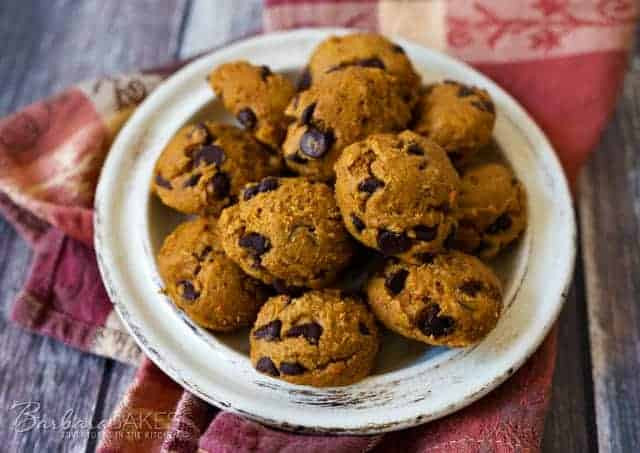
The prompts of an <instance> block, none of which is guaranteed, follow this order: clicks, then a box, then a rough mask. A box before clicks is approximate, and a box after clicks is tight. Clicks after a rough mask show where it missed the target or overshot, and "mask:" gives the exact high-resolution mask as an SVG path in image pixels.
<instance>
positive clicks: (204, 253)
mask: <svg viewBox="0 0 640 453" xmlns="http://www.w3.org/2000/svg"><path fill="white" fill-rule="evenodd" d="M212 250H213V248H212V247H211V246H210V245H207V246H205V248H203V249H202V252H200V256H199V258H200V259H201V260H202V259H204V258H206V257H207V255H208V254H209V253H211V251H212Z"/></svg>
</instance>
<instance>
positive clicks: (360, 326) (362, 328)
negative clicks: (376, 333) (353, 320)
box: [358, 321, 371, 335]
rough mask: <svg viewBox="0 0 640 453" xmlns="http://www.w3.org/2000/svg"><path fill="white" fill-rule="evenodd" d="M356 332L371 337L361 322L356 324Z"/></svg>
mask: <svg viewBox="0 0 640 453" xmlns="http://www.w3.org/2000/svg"><path fill="white" fill-rule="evenodd" d="M358 330H359V331H360V333H361V334H362V335H371V332H370V331H369V328H368V327H367V325H366V324H365V323H363V322H362V321H361V322H359V323H358Z"/></svg>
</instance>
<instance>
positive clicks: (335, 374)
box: [250, 290, 379, 387]
mask: <svg viewBox="0 0 640 453" xmlns="http://www.w3.org/2000/svg"><path fill="white" fill-rule="evenodd" d="M250 343H251V362H252V363H253V366H254V367H255V368H256V369H257V370H258V371H260V372H261V373H264V374H267V375H270V376H273V377H278V378H280V379H283V380H285V381H288V382H292V383H294V384H304V385H313V386H316V387H327V386H340V385H348V384H352V383H354V382H357V381H359V380H361V379H363V378H364V377H366V376H367V375H368V374H369V373H370V372H371V369H372V368H373V364H374V360H375V357H376V354H377V352H378V343H379V339H378V329H377V327H376V322H375V320H374V318H373V315H372V314H371V313H370V312H369V310H368V309H367V307H366V305H365V304H364V303H363V302H362V301H359V300H356V299H354V298H352V297H349V296H345V295H343V294H341V293H340V291H337V290H321V291H310V292H307V293H305V294H304V295H302V296H300V297H297V298H293V297H291V296H287V295H280V296H276V297H272V298H271V299H269V300H268V301H267V303H266V304H265V305H264V306H263V307H262V309H261V310H260V313H259V314H258V319H257V321H256V323H255V326H254V327H253V330H252V331H251V334H250Z"/></svg>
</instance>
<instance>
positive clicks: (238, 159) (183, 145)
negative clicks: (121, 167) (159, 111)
mask: <svg viewBox="0 0 640 453" xmlns="http://www.w3.org/2000/svg"><path fill="white" fill-rule="evenodd" d="M281 168H282V160H281V158H280V157H279V156H277V155H275V154H273V153H271V152H270V151H269V149H267V147H265V146H263V145H262V144H260V143H259V142H258V141H257V140H255V139H254V138H253V137H252V136H251V135H249V134H248V133H246V132H244V131H243V130H241V129H238V128H236V127H234V126H231V125H228V124H221V123H216V122H213V121H206V122H203V123H198V124H191V125H188V126H185V127H183V128H182V129H181V130H180V131H178V133H177V134H176V135H175V136H174V137H173V138H172V139H171V141H170V142H169V144H168V145H167V146H166V147H165V149H164V150H163V151H162V154H161V155H160V157H159V158H158V162H157V163H156V168H155V171H154V180H153V190H154V192H155V193H156V194H157V195H158V197H160V199H161V200H162V202H163V203H164V204H166V205H167V206H170V207H172V208H173V209H175V210H177V211H180V212H183V213H185V214H195V213H200V214H209V215H218V214H219V213H220V211H221V210H222V209H223V208H224V207H225V206H228V205H230V204H231V203H232V202H233V201H234V200H235V197H236V196H237V194H238V192H239V191H240V189H241V188H242V187H243V186H244V185H245V184H247V183H248V182H249V181H254V180H256V179H260V178H263V177H264V176H267V175H272V174H276V173H278V172H279V171H280V169H281Z"/></svg>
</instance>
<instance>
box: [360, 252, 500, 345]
mask: <svg viewBox="0 0 640 453" xmlns="http://www.w3.org/2000/svg"><path fill="white" fill-rule="evenodd" d="M501 291H502V290H501V285H500V281H499V280H498V278H497V277H496V276H495V274H494V273H493V271H492V270H491V269H490V268H489V267H487V266H486V265H485V264H483V263H482V261H480V260H479V259H477V258H476V257H474V256H471V255H466V254H464V253H462V252H458V251H456V250H453V251H451V252H448V253H443V254H440V255H437V256H435V257H433V261H431V262H430V263H425V264H422V265H410V264H404V263H400V262H398V261H396V260H391V261H389V263H388V264H387V265H386V267H385V268H384V270H383V271H381V272H380V273H379V274H377V275H375V276H374V277H373V278H372V279H371V280H370V281H369V283H368V286H367V296H368V299H369V305H370V306H371V309H372V310H373V312H374V313H375V315H376V317H377V318H378V319H379V320H380V321H381V322H382V323H383V324H384V325H385V326H387V327H388V328H389V329H391V330H393V331H394V332H396V333H398V334H400V335H403V336H405V337H408V338H413V339H415V340H418V341H422V342H423V343H427V344H431V345H440V346H454V347H461V346H468V345H471V344H473V343H476V342H478V341H479V340H481V339H482V338H484V337H485V336H486V335H487V334H488V333H489V332H490V331H491V330H492V329H493V328H494V327H495V325H496V323H497V321H498V317H499V316H500V311H501V309H502V292H501Z"/></svg>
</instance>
